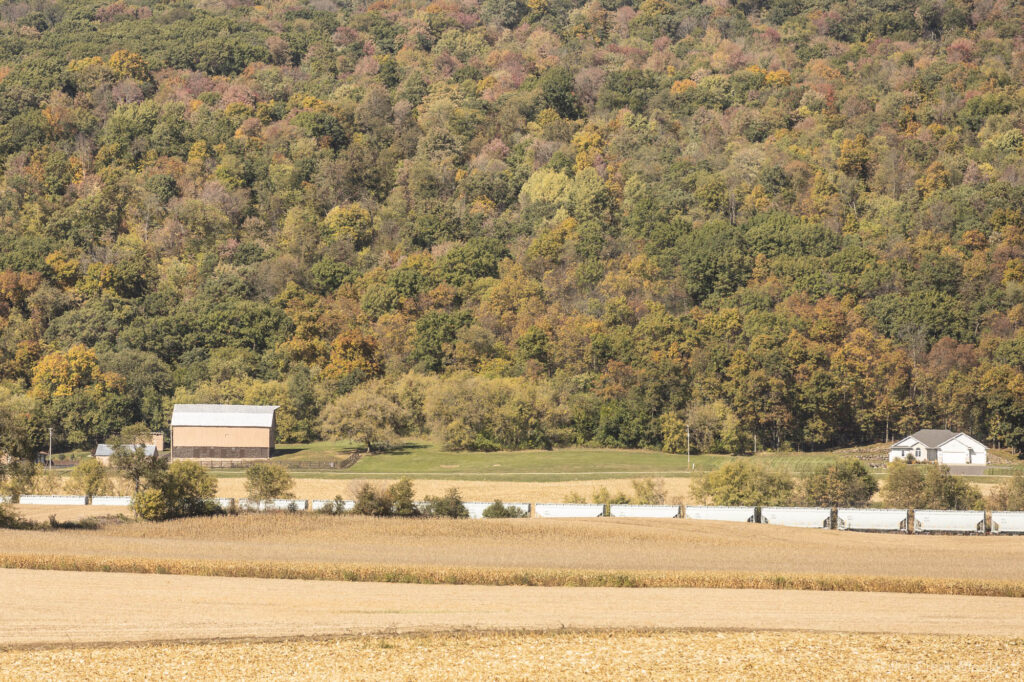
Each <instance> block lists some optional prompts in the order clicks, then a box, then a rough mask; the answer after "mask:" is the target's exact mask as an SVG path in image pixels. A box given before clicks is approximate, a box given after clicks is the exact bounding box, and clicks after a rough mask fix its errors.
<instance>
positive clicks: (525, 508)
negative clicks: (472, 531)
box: [463, 502, 530, 519]
mask: <svg viewBox="0 0 1024 682" xmlns="http://www.w3.org/2000/svg"><path fill="white" fill-rule="evenodd" d="M492 504H494V503H493V502H463V505H464V506H465V507H466V511H468V512H469V518H471V519H482V518H483V517H484V510H485V509H487V508H488V507H490V506H491V505H492ZM502 504H503V505H505V507H507V508H509V509H518V510H519V511H521V512H522V513H523V514H525V515H526V516H529V515H530V505H529V504H528V503H526V502H502Z"/></svg>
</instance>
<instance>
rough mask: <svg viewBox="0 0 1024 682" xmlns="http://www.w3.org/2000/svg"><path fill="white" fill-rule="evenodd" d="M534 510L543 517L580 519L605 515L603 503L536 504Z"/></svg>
mask: <svg viewBox="0 0 1024 682" xmlns="http://www.w3.org/2000/svg"><path fill="white" fill-rule="evenodd" d="M533 510H534V512H535V513H536V514H537V516H539V517H540V518H542V519H580V518H593V517H597V516H604V505H603V504H535V505H533Z"/></svg>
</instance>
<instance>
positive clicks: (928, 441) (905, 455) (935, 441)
mask: <svg viewBox="0 0 1024 682" xmlns="http://www.w3.org/2000/svg"><path fill="white" fill-rule="evenodd" d="M898 459H899V460H905V461H916V462H936V463H938V464H977V465H985V464H988V449H987V448H986V447H985V444H984V443H981V442H980V441H977V440H975V439H974V438H971V437H970V436H968V435H967V434H966V433H955V432H953V431H948V430H946V429H921V430H920V431H918V432H916V433H913V434H911V435H909V436H907V437H906V438H904V439H903V440H900V441H896V442H895V443H893V445H892V447H891V448H889V461H890V462H895V461H896V460H898Z"/></svg>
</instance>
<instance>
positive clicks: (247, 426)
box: [171, 405, 278, 459]
mask: <svg viewBox="0 0 1024 682" xmlns="http://www.w3.org/2000/svg"><path fill="white" fill-rule="evenodd" d="M277 409H278V406H277V405H175V406H174V412H173V413H172V415H171V459H266V458H269V457H270V456H271V455H272V454H273V453H274V439H275V435H276V434H275V431H276V427H277V422H276V419H275V412H276V411H277Z"/></svg>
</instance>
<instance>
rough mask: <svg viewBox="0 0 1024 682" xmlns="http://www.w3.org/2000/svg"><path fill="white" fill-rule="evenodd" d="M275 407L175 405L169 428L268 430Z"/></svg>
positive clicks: (271, 423)
mask: <svg viewBox="0 0 1024 682" xmlns="http://www.w3.org/2000/svg"><path fill="white" fill-rule="evenodd" d="M277 408H278V406H277V405H175V406H174V412H173V413H172V414H171V426H237V427H257V428H260V427H262V428H267V429H269V428H270V427H272V426H273V425H274V411H275V410H277Z"/></svg>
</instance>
